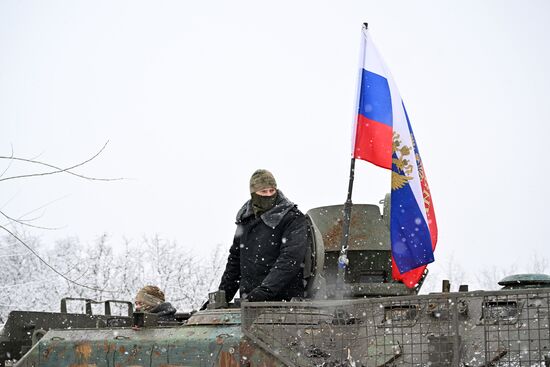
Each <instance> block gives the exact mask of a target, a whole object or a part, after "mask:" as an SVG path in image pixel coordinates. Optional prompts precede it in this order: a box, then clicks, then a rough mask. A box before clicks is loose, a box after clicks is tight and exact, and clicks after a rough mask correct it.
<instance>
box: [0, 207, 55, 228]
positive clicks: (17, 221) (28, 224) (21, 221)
mask: <svg viewBox="0 0 550 367" xmlns="http://www.w3.org/2000/svg"><path fill="white" fill-rule="evenodd" d="M0 214H2V215H3V216H4V217H6V218H7V219H8V220H9V221H11V222H15V223H18V224H20V225H22V226H27V227H32V228H37V229H47V230H56V229H60V228H54V227H41V226H37V225H34V224H30V223H25V222H27V221H28V220H21V219H15V218H12V217H10V216H9V215H7V214H6V213H4V212H3V211H1V210H0Z"/></svg>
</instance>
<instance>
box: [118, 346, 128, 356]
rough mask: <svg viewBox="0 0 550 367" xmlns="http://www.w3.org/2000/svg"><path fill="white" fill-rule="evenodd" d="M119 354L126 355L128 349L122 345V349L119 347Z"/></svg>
mask: <svg viewBox="0 0 550 367" xmlns="http://www.w3.org/2000/svg"><path fill="white" fill-rule="evenodd" d="M118 352H119V353H120V354H124V353H125V352H126V348H124V345H121V346H120V347H118Z"/></svg>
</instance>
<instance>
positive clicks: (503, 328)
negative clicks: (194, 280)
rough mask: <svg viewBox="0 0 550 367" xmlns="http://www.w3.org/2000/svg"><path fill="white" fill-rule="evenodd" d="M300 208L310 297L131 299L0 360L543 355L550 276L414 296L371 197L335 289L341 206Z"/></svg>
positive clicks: (443, 361)
mask: <svg viewBox="0 0 550 367" xmlns="http://www.w3.org/2000/svg"><path fill="white" fill-rule="evenodd" d="M307 217H308V221H309V229H310V233H311V236H310V238H311V243H310V247H309V250H310V251H309V254H308V256H307V259H306V260H307V261H306V267H305V270H306V271H305V276H306V279H305V281H307V299H303V300H296V301H292V302H261V303H250V302H242V303H239V302H238V300H237V302H236V303H231V304H227V303H226V302H225V296H224V295H223V294H222V293H221V292H215V293H212V294H210V303H209V305H208V309H206V310H204V311H198V312H195V313H193V314H188V315H182V316H180V318H179V321H178V322H172V323H162V322H160V321H158V320H157V319H156V317H155V315H151V314H138V313H132V312H131V310H129V312H128V315H127V316H121V317H112V316H103V317H101V318H96V319H95V324H94V321H92V322H91V324H92V325H88V324H78V325H76V326H75V325H72V327H71V328H70V329H69V328H68V327H66V326H63V325H57V326H56V325H52V326H51V327H50V328H49V330H47V332H46V330H44V333H42V334H41V335H40V336H41V338H40V339H39V338H38V337H37V336H36V337H35V338H34V340H32V341H31V342H32V343H30V344H29V345H28V346H29V347H30V350H29V351H28V352H27V353H26V354H24V355H23V356H22V357H18V361H17V362H15V361H5V362H4V363H5V365H6V366H8V365H15V366H21V367H50V366H51V367H53V366H56V367H57V366H74V367H76V366H79V367H80V366H82V367H83V366H88V367H90V366H97V367H99V366H105V367H117V366H134V367H135V366H148V367H153V366H154V367H161V366H162V367H176V366H180V367H183V366H197V367H198V366H217V367H237V366H248V367H256V366H262V367H267V366H270V367H271V366H273V367H275V366H299V367H306V366H319V367H321V366H323V367H336V366H341V367H343V366H355V367H360V366H434V367H438V366H472V367H473V366H475V367H478V366H550V325H549V311H550V277H548V276H545V275H520V276H512V277H508V278H505V279H504V280H503V281H502V282H501V285H502V286H503V289H502V290H500V291H492V292H486V291H473V292H470V291H468V289H467V287H465V286H462V287H461V288H460V291H459V292H450V289H449V288H450V287H449V286H448V283H447V284H446V286H445V287H444V289H443V290H442V292H441V293H432V294H429V295H417V292H418V290H419V288H420V285H421V284H420V285H419V286H418V287H417V288H416V289H409V288H407V287H405V286H404V285H403V284H402V283H400V282H396V281H394V280H393V279H392V277H391V252H390V242H389V238H390V235H389V206H388V203H386V204H385V205H384V209H383V210H382V212H380V209H379V207H378V206H377V205H354V206H353V209H352V212H351V230H350V237H349V247H348V257H349V265H348V267H347V268H346V273H345V280H344V284H343V289H340V288H338V289H337V286H336V284H337V273H338V268H337V259H338V256H339V251H340V239H341V236H342V227H343V226H342V222H343V220H342V218H343V206H342V205H336V206H327V207H320V208H315V209H312V210H310V211H309V212H308V213H307ZM336 298H338V299H336ZM59 315H60V314H55V315H53V314H52V315H51V317H58V316H59ZM16 316H17V315H16ZM12 317H13V314H12V315H10V319H11V318H12ZM59 317H62V316H59ZM65 317H66V318H70V317H71V316H69V315H65ZM88 317H89V318H90V320H94V319H93V318H94V316H92V315H88ZM10 319H9V320H10ZM9 320H8V323H9V322H10V321H9ZM36 327H37V326H36V325H35V328H36ZM2 338H3V339H2ZM6 340H8V341H9V338H8V337H6V333H5V331H4V334H1V335H0V342H2V343H4V345H6ZM27 342H28V341H27ZM14 353H15V352H14ZM5 359H6V358H5V357H4V360H5Z"/></svg>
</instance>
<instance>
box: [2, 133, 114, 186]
mask: <svg viewBox="0 0 550 367" xmlns="http://www.w3.org/2000/svg"><path fill="white" fill-rule="evenodd" d="M107 144H109V141H107V142H106V143H105V144H104V145H103V147H102V148H101V149H100V150H99V152H97V153H96V154H94V155H93V156H92V157H90V158H89V159H87V160H85V161H83V162H80V163H78V164H75V165H73V166H71V167H67V168H60V167H57V166H54V165H51V164H49V163H45V162H41V161H37V160H33V159H26V158H19V157H14V156H13V154H12V156H9V157H8V156H0V159H9V160H11V161H21V162H27V163H33V164H38V165H41V166H45V167H48V168H53V169H55V171H49V172H42V173H31V174H28V175H19V176H10V177H4V178H0V182H1V181H7V180H14V179H17V178H27V177H38V176H48V175H54V174H57V173H68V174H70V175H73V176H76V177H80V178H83V179H85V180H91V181H119V180H124V178H123V177H119V178H97V177H89V176H84V175H81V174H78V173H75V172H72V171H71V170H73V169H75V168H78V167H81V166H83V165H85V164H86V163H89V162H90V161H92V160H93V159H95V158H97V157H98V156H99V155H100V154H101V153H102V152H103V150H105V147H106V146H107ZM0 177H1V176H0Z"/></svg>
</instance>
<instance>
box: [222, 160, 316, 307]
mask: <svg viewBox="0 0 550 367" xmlns="http://www.w3.org/2000/svg"><path fill="white" fill-rule="evenodd" d="M250 195H251V198H250V200H248V201H247V202H246V203H245V204H244V205H243V207H242V208H241V209H240V210H239V212H238V213H237V223H236V224H237V230H236V232H235V237H234V239H233V245H232V246H231V248H230V250H229V257H228V259H227V265H226V268H225V272H224V273H223V276H222V280H221V284H220V286H219V289H220V290H224V291H225V295H226V299H227V301H228V302H229V301H231V300H232V299H233V296H234V295H235V293H236V292H237V290H239V291H240V296H241V298H243V299H246V300H248V301H251V302H259V301H282V300H286V301H289V300H290V299H291V298H292V297H303V296H304V279H303V267H304V257H305V253H306V242H307V240H306V237H307V227H306V219H305V216H304V215H303V214H302V213H301V212H300V211H299V210H298V208H297V206H296V205H295V204H294V203H292V202H291V201H290V200H288V199H287V198H286V197H285V196H284V195H283V193H282V192H281V191H280V190H278V189H277V183H276V181H275V178H274V177H273V174H271V172H269V171H267V170H265V169H259V170H257V171H255V172H254V173H253V174H252V177H251V178H250Z"/></svg>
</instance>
